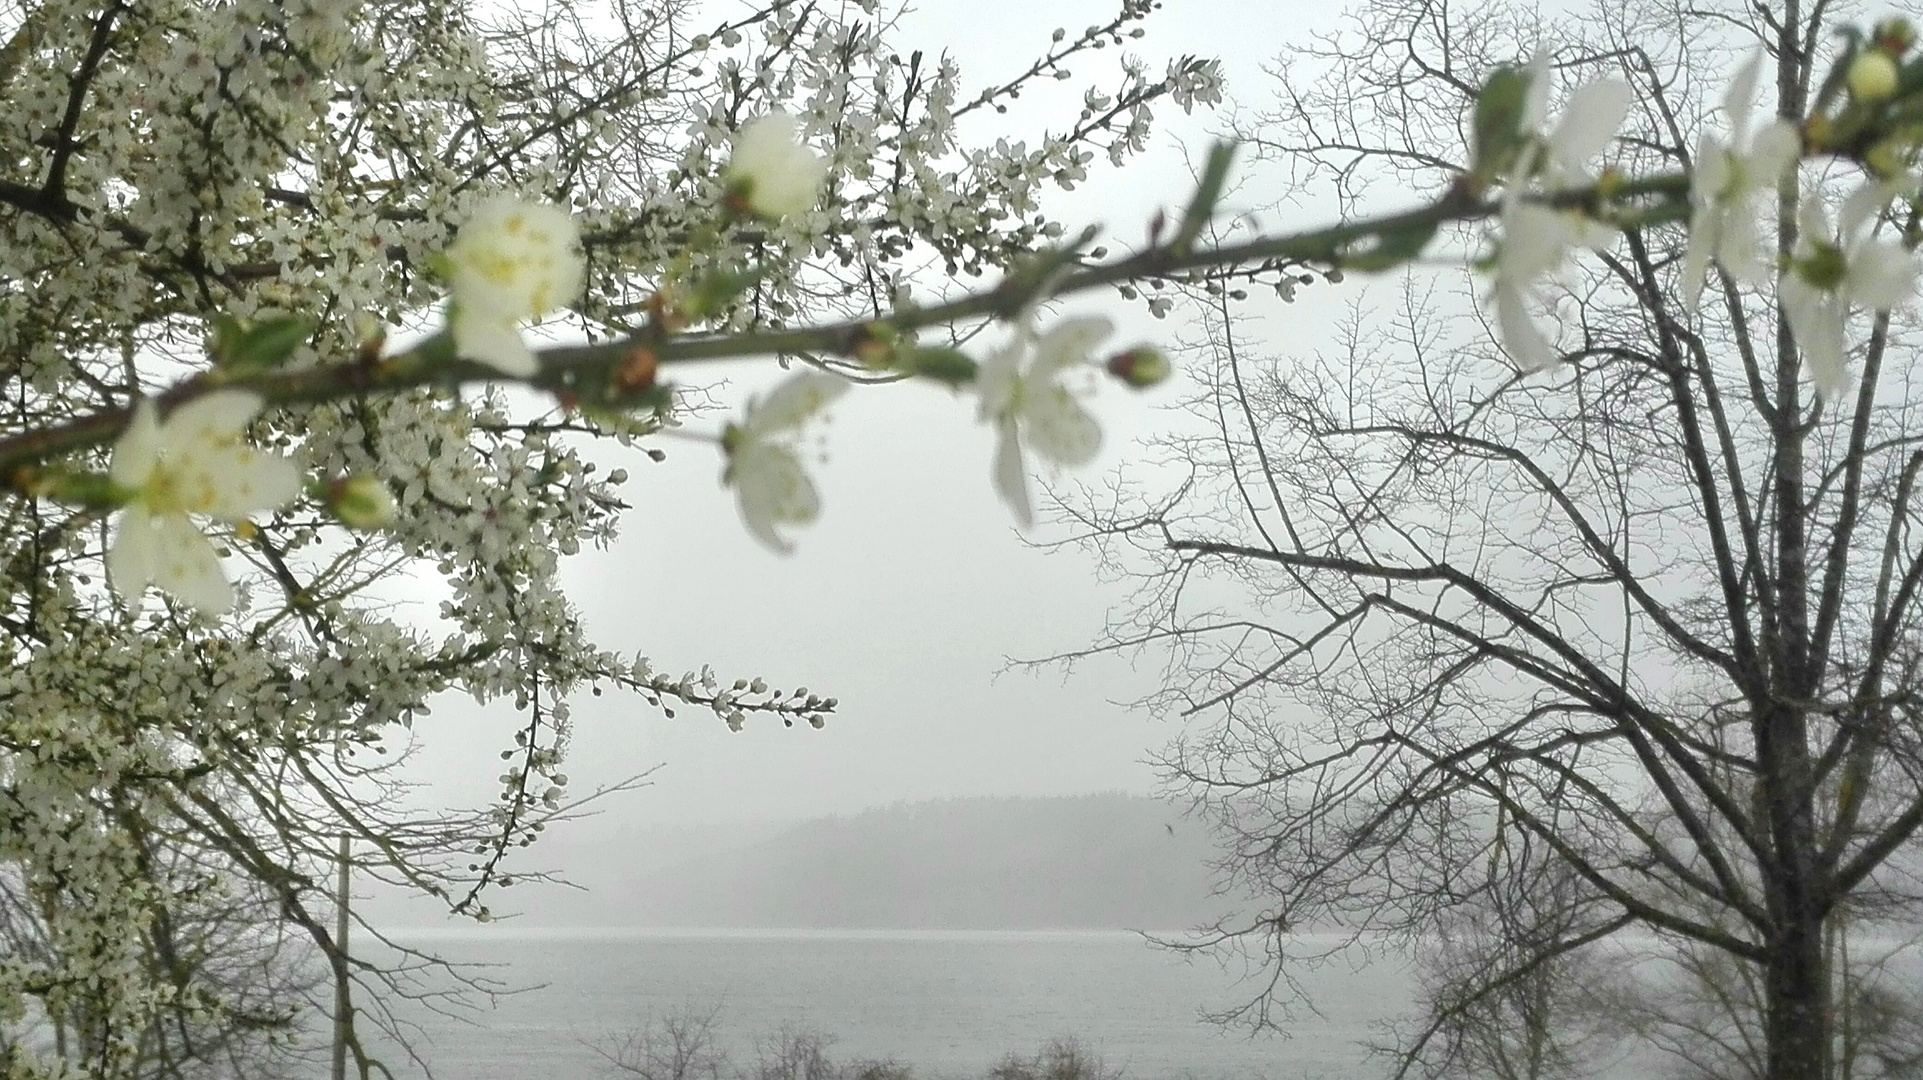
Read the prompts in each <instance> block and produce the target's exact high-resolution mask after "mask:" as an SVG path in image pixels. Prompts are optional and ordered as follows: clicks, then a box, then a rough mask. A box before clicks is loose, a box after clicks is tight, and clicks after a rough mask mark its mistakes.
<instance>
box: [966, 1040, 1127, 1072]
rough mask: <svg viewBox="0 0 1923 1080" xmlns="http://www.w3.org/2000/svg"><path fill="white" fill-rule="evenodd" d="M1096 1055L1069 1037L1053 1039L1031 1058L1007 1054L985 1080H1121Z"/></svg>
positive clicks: (1113, 1070)
mask: <svg viewBox="0 0 1923 1080" xmlns="http://www.w3.org/2000/svg"><path fill="white" fill-rule="evenodd" d="M1121 1076H1122V1070H1120V1069H1111V1068H1109V1066H1108V1063H1107V1062H1105V1061H1103V1060H1102V1056H1101V1055H1100V1054H1097V1053H1095V1052H1094V1051H1093V1050H1090V1049H1089V1048H1088V1046H1087V1045H1086V1044H1084V1043H1083V1042H1082V1041H1081V1040H1080V1039H1077V1038H1074V1037H1073V1036H1057V1037H1055V1038H1053V1039H1050V1040H1049V1041H1048V1043H1047V1044H1046V1045H1044V1046H1043V1047H1042V1048H1041V1049H1040V1050H1038V1051H1036V1053H1035V1054H1034V1056H1032V1057H1023V1056H1021V1055H1020V1054H1013V1053H1011V1054H1009V1055H1008V1056H1006V1057H1004V1058H1002V1059H1001V1061H999V1062H997V1063H996V1065H995V1067H994V1068H992V1069H990V1070H988V1077H989V1080H1121Z"/></svg>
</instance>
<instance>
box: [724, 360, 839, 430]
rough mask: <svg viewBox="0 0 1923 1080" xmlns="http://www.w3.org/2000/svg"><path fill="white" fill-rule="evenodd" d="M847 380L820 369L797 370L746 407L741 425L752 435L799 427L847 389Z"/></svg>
mask: <svg viewBox="0 0 1923 1080" xmlns="http://www.w3.org/2000/svg"><path fill="white" fill-rule="evenodd" d="M848 385H849V384H848V380H847V379H844V378H842V377H841V376H839V375H830V374H828V373H826V372H822V371H813V370H809V371H798V372H796V373H795V374H793V375H791V376H789V377H788V378H787V379H785V380H784V381H783V382H782V383H781V385H780V386H777V387H775V388H774V390H773V391H772V392H771V393H769V395H768V397H767V400H765V401H761V402H758V403H756V404H753V405H750V406H748V415H747V418H746V419H745V420H744V421H743V423H742V426H743V427H745V428H747V429H748V430H749V431H750V432H752V433H753V434H755V435H758V436H759V435H768V434H771V433H773V432H777V431H787V430H790V429H793V428H798V427H800V426H801V425H802V424H805V423H807V422H808V419H809V418H810V417H812V416H814V415H815V414H816V413H818V412H820V411H821V410H823V409H825V408H827V407H828V406H829V405H830V404H831V403H833V402H834V400H835V399H836V398H838V397H840V396H841V395H843V394H845V393H847V392H848Z"/></svg>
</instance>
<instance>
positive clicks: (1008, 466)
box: [994, 419, 1035, 529]
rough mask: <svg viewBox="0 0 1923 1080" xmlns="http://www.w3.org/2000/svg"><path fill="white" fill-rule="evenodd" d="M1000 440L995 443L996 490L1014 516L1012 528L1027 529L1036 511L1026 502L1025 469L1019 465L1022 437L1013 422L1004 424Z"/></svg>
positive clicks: (1005, 421)
mask: <svg viewBox="0 0 1923 1080" xmlns="http://www.w3.org/2000/svg"><path fill="white" fill-rule="evenodd" d="M1000 435H1001V437H1000V439H999V440H997V442H996V443H995V465H994V479H995V490H996V491H998V492H1000V493H1001V496H1002V501H1003V502H1005V503H1007V504H1008V508H1009V510H1011V511H1013V512H1014V514H1015V524H1017V525H1020V526H1021V527H1022V528H1024V529H1026V528H1028V527H1030V526H1032V525H1034V524H1035V509H1034V507H1033V506H1032V505H1031V504H1030V503H1029V501H1028V469H1027V467H1026V466H1025V465H1024V464H1023V463H1022V443H1021V436H1020V434H1019V433H1018V432H1017V431H1016V428H1015V422H1014V421H1013V420H1012V419H1011V420H1004V421H1002V423H1001V425H1000Z"/></svg>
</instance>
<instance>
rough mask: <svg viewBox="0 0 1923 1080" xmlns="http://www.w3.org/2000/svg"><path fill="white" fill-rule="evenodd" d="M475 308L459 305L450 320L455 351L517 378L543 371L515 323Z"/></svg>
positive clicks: (469, 305) (468, 305)
mask: <svg viewBox="0 0 1923 1080" xmlns="http://www.w3.org/2000/svg"><path fill="white" fill-rule="evenodd" d="M474 307H475V305H472V304H456V306H455V310H454V317H453V318H452V319H450V320H449V322H448V329H449V330H450V331H451V332H452V333H453V334H454V351H455V352H456V353H458V354H460V355H461V356H463V357H465V358H467V359H469V360H472V361H474V362H475V363H478V364H486V365H487V366H488V367H491V368H493V369H495V370H496V371H499V372H500V373H501V374H503V375H508V376H512V377H513V378H517V379H525V378H529V377H531V376H532V375H534V373H535V372H537V371H539V370H541V364H540V362H539V361H538V360H536V359H535V358H534V352H533V350H531V349H529V348H528V347H527V342H525V341H522V340H521V332H520V331H519V330H517V329H515V327H514V324H513V323H512V322H507V321H503V320H501V319H497V318H494V317H492V316H491V315H489V314H487V313H486V312H485V311H479V310H472V309H473V308H474Z"/></svg>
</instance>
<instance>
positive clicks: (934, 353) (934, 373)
mask: <svg viewBox="0 0 1923 1080" xmlns="http://www.w3.org/2000/svg"><path fill="white" fill-rule="evenodd" d="M905 366H906V367H907V370H908V371H909V373H910V374H913V375H919V376H921V377H923V378H927V379H934V380H935V381H936V382H940V383H946V384H947V385H949V386H966V385H968V384H969V383H972V382H974V381H975V375H976V373H977V372H979V371H980V370H981V369H980V367H979V365H977V364H976V363H975V361H973V360H971V359H969V357H968V354H966V353H964V352H962V351H961V350H960V349H947V348H939V347H931V348H926V349H916V350H915V351H913V352H911V353H909V354H908V357H907V364H906V365H905Z"/></svg>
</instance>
